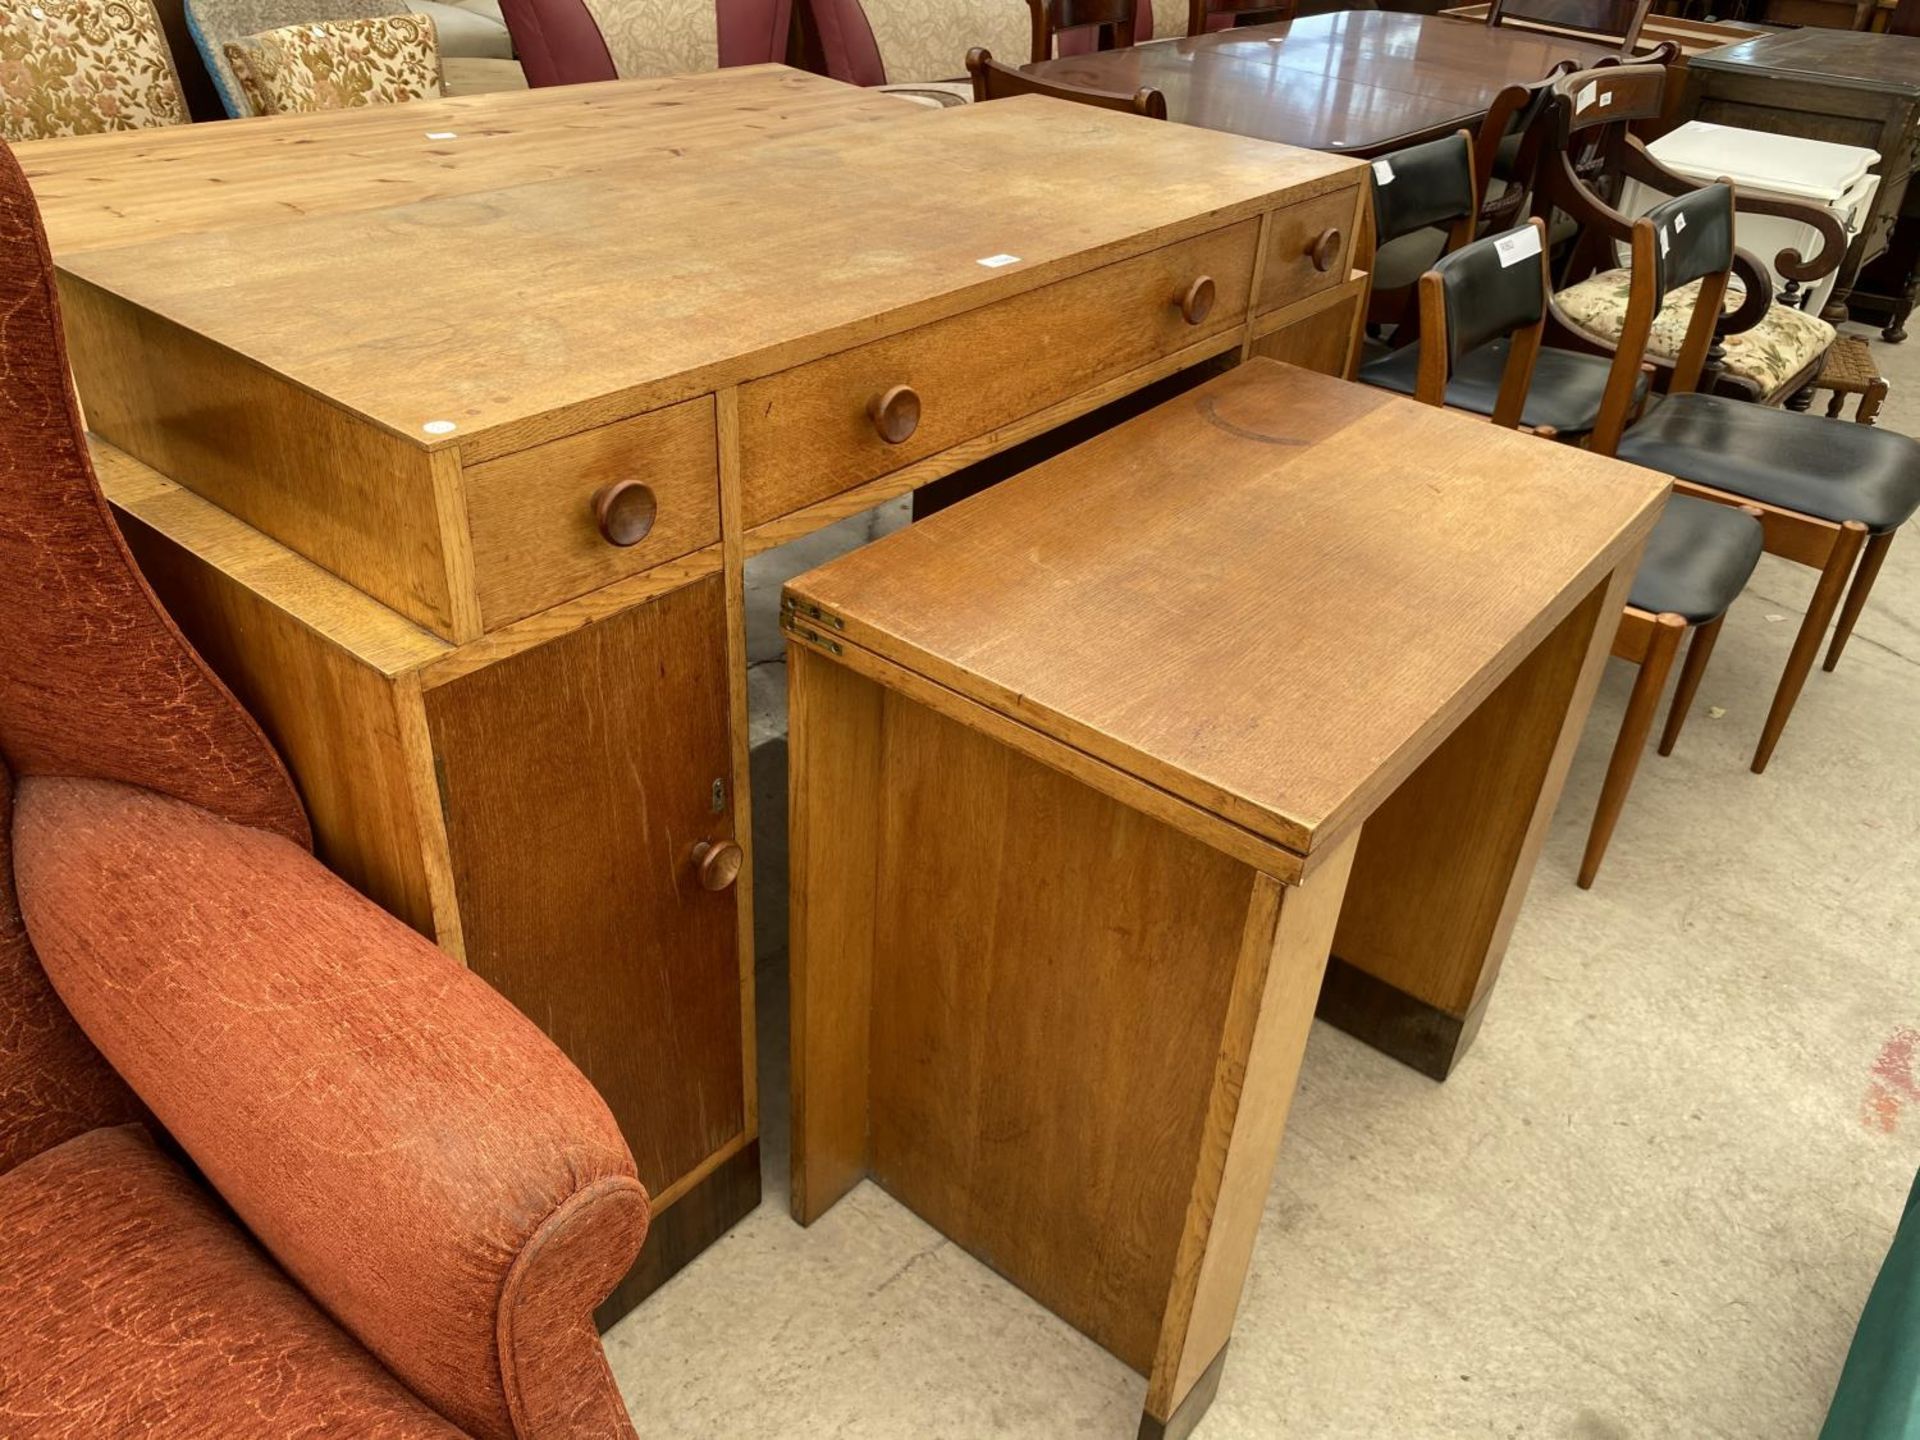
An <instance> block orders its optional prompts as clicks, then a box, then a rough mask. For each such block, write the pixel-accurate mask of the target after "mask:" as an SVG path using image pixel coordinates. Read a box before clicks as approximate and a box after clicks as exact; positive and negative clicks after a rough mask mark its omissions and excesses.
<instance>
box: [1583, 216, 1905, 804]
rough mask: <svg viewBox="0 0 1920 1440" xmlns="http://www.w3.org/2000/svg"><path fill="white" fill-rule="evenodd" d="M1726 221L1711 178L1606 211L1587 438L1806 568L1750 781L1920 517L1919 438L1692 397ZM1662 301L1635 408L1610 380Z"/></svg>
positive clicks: (1727, 255)
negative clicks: (1622, 245) (1674, 340)
mask: <svg viewBox="0 0 1920 1440" xmlns="http://www.w3.org/2000/svg"><path fill="white" fill-rule="evenodd" d="M1734 215H1735V202H1734V193H1733V187H1732V186H1731V185H1728V184H1725V183H1721V184H1716V185H1708V186H1703V187H1701V188H1699V189H1696V190H1693V191H1690V192H1689V193H1687V194H1684V195H1681V196H1678V197H1676V198H1674V199H1672V200H1668V201H1666V202H1665V203H1664V204H1661V205H1658V206H1656V207H1655V208H1654V209H1652V210H1651V211H1649V212H1648V213H1647V214H1646V215H1645V216H1642V217H1641V218H1639V219H1637V220H1634V221H1632V222H1627V221H1625V220H1624V219H1622V218H1621V217H1619V216H1615V217H1614V218H1615V219H1616V220H1619V221H1620V223H1621V224H1622V225H1623V226H1625V225H1629V224H1630V230H1629V235H1630V243H1631V246H1632V253H1633V269H1632V289H1631V294H1630V296H1629V302H1628V306H1627V313H1626V320H1625V324H1624V327H1623V330H1622V333H1621V338H1620V346H1619V350H1618V352H1617V362H1616V367H1615V371H1614V376H1613V380H1612V383H1611V384H1610V385H1609V390H1608V395H1607V400H1606V403H1605V404H1604V405H1603V406H1602V408H1601V416H1600V422H1599V424H1598V425H1596V426H1595V428H1594V432H1593V435H1592V437H1591V439H1590V442H1589V443H1590V444H1591V446H1592V448H1593V449H1594V450H1596V451H1598V452H1600V453H1601V454H1606V455H1616V456H1618V457H1619V458H1620V459H1622V460H1627V461H1631V462H1632V463H1633V464H1636V465H1643V466H1645V467H1646V468H1648V469H1650V470H1659V471H1662V472H1664V473H1666V474H1668V475H1671V476H1673V477H1674V482H1675V486H1676V488H1677V489H1679V490H1680V491H1681V492H1682V493H1683V494H1687V495H1693V496H1698V497H1700V498H1702V499H1706V500H1713V501H1718V502H1720V503H1722V504H1728V505H1751V506H1753V507H1755V508H1756V509H1757V510H1758V511H1759V512H1760V518H1761V522H1762V530H1763V533H1764V536H1765V540H1766V549H1767V551H1768V553H1770V554H1774V555H1779V556H1781V557H1783V558H1785V559H1788V560H1793V561H1796V562H1798V563H1799V564H1802V565H1806V566H1809V567H1810V568H1812V569H1814V570H1817V571H1818V572H1819V580H1818V581H1817V582H1816V584H1815V586H1814V591H1813V597H1812V599H1811V600H1810V601H1809V602H1808V605H1807V613H1806V618H1805V619H1804V620H1803V621H1802V622H1801V625H1800V629H1799V632H1798V634H1797V635H1796V636H1795V638H1794V643H1793V648H1792V650H1791V651H1790V652H1789V654H1788V657H1787V663H1786V667H1785V669H1784V671H1783V673H1782V674H1781V677H1780V684H1779V687H1778V688H1777V689H1776V690H1775V692H1774V697H1773V703H1772V705H1771V707H1770V708H1769V710H1768V712H1767V718H1766V721H1765V723H1764V725H1763V726H1762V728H1761V732H1760V741H1759V744H1758V746H1757V747H1756V749H1755V751H1754V756H1753V769H1754V771H1755V773H1756V774H1757V773H1759V772H1761V771H1763V770H1765V769H1766V767H1767V762H1768V760H1769V759H1771V758H1772V755H1773V752H1774V748H1775V747H1776V746H1777V745H1778V744H1779V741H1780V735H1781V732H1782V731H1783V730H1784V729H1785V728H1786V724H1787V720H1788V718H1789V717H1790V716H1791V715H1792V713H1793V707H1794V704H1795V702H1796V701H1797V700H1798V699H1799V697H1800V692H1801V689H1802V688H1803V687H1804V686H1805V684H1806V680H1807V676H1808V674H1809V673H1810V672H1811V671H1812V669H1813V662H1814V659H1815V657H1816V656H1817V655H1818V653H1819V650H1820V644H1821V641H1822V640H1823V639H1824V638H1825V636H1826V633H1827V628H1828V626H1829V625H1832V624H1833V623H1834V617H1835V612H1836V610H1838V611H1839V623H1838V625H1837V626H1836V627H1835V629H1834V635H1833V641H1832V646H1831V648H1830V650H1829V652H1828V657H1827V667H1826V668H1827V669H1829V670H1831V669H1832V668H1833V666H1834V664H1835V663H1837V662H1838V660H1839V658H1840V653H1841V651H1842V650H1843V649H1844V648H1845V646H1846V642H1847V638H1848V636H1849V635H1851V634H1852V632H1853V627H1854V624H1855V622H1856V621H1858V619H1859V617H1860V613H1861V611H1862V610H1863V609H1865V607H1866V603H1867V597H1868V595H1869V594H1870V593H1871V591H1872V589H1873V582H1874V579H1875V577H1876V576H1877V575H1878V573H1879V569H1880V565H1881V562H1882V561H1884V560H1885V558H1886V553H1887V550H1888V548H1889V547H1890V546H1891V545H1892V543H1893V536H1894V532H1895V531H1897V530H1898V529H1899V528H1900V526H1901V525H1903V524H1905V523H1906V521H1907V520H1908V519H1909V518H1910V517H1911V516H1912V515H1913V513H1914V511H1915V510H1916V509H1920V441H1915V440H1913V439H1910V438H1909V437H1907V436H1905V435H1898V434H1895V433H1893V432H1891V431H1888V430H1883V429H1879V428H1876V427H1872V426H1867V425H1856V424H1853V423H1851V422H1850V421H1846V420H1829V419H1827V418H1826V417H1824V416H1820V415H1806V414H1801V413H1798V412H1795V411H1791V410H1780V409H1776V408H1773V407H1769V406H1762V405H1751V404H1747V403H1745V402H1743V401H1739V400H1730V399H1728V398H1727V397H1725V396H1723V395H1708V394H1702V393H1700V392H1699V391H1698V390H1697V389H1696V386H1697V383H1698V381H1699V378H1700V374H1701V371H1702V369H1703V368H1704V365H1705V360H1706V353H1707V349H1708V347H1709V345H1710V344H1711V343H1712V339H1713V333H1714V326H1715V320H1716V318H1717V317H1718V315H1719V314H1720V307H1721V302H1722V299H1723V297H1724V296H1725V294H1726V291H1727V286H1728V282H1729V279H1730V277H1731V275H1732V272H1733V264H1734V256H1735V250H1734V243H1733V233H1734ZM1688 290H1691V291H1692V295H1691V297H1690V299H1687V300H1685V301H1683V300H1682V297H1683V296H1685V294H1686V292H1687V291H1688ZM1669 304H1671V305H1672V308H1673V309H1674V310H1675V311H1677V312H1679V313H1678V316H1677V319H1678V320H1679V323H1680V324H1681V325H1682V326H1683V327H1684V338H1683V341H1682V344H1681V347H1680V352H1679V355H1678V357H1677V359H1676V360H1675V363H1674V366H1673V371H1672V375H1671V379H1670V381H1669V384H1668V390H1667V393H1666V395H1664V396H1661V397H1657V398H1656V399H1655V400H1654V401H1653V402H1652V403H1651V404H1649V405H1648V406H1647V407H1646V408H1645V411H1644V413H1640V412H1639V407H1637V406H1636V405H1635V404H1634V403H1633V402H1632V400H1631V398H1630V396H1629V394H1628V393H1627V390H1626V387H1625V382H1624V379H1623V374H1622V372H1623V371H1624V369H1625V367H1626V364H1627V362H1628V359H1629V357H1634V356H1638V355H1641V354H1643V353H1645V350H1646V347H1647V344H1648V342H1649V337H1650V336H1651V335H1652V333H1653V328H1654V326H1655V324H1656V323H1657V321H1658V319H1659V317H1660V315H1661V312H1662V311H1663V310H1664V309H1666V308H1667V307H1668V306H1669ZM1636 414H1637V415H1638V418H1635V416H1636ZM1863 550H1864V552H1865V553H1864V555H1863V554H1862V551H1863ZM1856 562H1857V565H1858V568H1857V569H1856ZM1849 576H1852V586H1851V588H1849V587H1848V577H1849ZM1843 592H1844V593H1845V603H1844V606H1843V605H1842V602H1841V597H1842V594H1843Z"/></svg>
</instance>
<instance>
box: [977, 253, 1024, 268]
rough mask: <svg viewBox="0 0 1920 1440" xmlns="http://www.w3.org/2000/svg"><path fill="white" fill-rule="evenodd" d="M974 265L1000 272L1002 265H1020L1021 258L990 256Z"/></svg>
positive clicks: (1016, 256)
mask: <svg viewBox="0 0 1920 1440" xmlns="http://www.w3.org/2000/svg"><path fill="white" fill-rule="evenodd" d="M973 263H974V264H976V265H984V266H986V267H987V269H989V270H998V269H999V268H1000V267H1001V266H1002V265H1018V264H1019V263H1020V257H1019V256H1018V255H989V256H987V257H986V258H985V259H984V260H976V261H974V262H973Z"/></svg>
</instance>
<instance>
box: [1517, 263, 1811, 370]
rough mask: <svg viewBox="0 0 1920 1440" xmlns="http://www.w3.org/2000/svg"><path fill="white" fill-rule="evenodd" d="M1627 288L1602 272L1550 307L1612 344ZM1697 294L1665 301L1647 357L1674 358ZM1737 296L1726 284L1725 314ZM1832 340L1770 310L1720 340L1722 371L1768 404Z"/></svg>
mask: <svg viewBox="0 0 1920 1440" xmlns="http://www.w3.org/2000/svg"><path fill="white" fill-rule="evenodd" d="M1632 283H1633V276H1632V272H1631V271H1627V270H1603V271H1602V272H1601V273H1600V274H1598V275H1592V276H1589V277H1588V278H1587V279H1585V280H1582V281H1581V282H1580V283H1579V284H1578V285H1570V286H1568V287H1567V288H1566V289H1565V290H1562V291H1560V292H1559V293H1558V294H1556V295H1555V296H1554V297H1553V307H1554V309H1555V310H1557V311H1558V312H1559V313H1560V315H1561V317H1562V318H1563V319H1565V320H1566V321H1568V322H1569V323H1570V324H1572V325H1573V326H1575V327H1576V328H1578V329H1581V330H1584V331H1586V332H1587V333H1588V334H1589V335H1594V336H1597V337H1598V338H1600V339H1602V340H1607V341H1613V340H1618V339H1619V338H1620V331H1621V328H1622V327H1623V326H1624V325H1625V323H1626V318H1627V295H1628V293H1629V291H1630V290H1631V289H1632ZM1699 293H1700V282H1699V281H1697V280H1696V281H1694V282H1693V283H1692V284H1691V285H1682V286H1681V287H1680V288H1679V289H1678V290H1675V291H1674V292H1673V293H1672V294H1671V295H1669V296H1667V298H1666V303H1665V304H1663V305H1662V306H1661V307H1660V313H1659V314H1658V315H1656V316H1654V317H1653V332H1652V334H1650V335H1649V336H1648V337H1647V349H1648V351H1649V352H1650V353H1652V354H1654V355H1657V356H1659V357H1660V358H1661V359H1662V360H1672V359H1673V358H1674V357H1675V356H1677V355H1678V354H1679V353H1680V346H1681V343H1682V342H1683V341H1684V340H1685V339H1686V338H1687V323H1688V322H1689V321H1690V320H1691V319H1692V318H1693V303H1694V298H1695V297H1696V296H1697V295H1698V294H1699ZM1743 294H1744V292H1743V291H1742V289H1741V287H1740V282H1739V281H1738V280H1737V279H1736V280H1733V281H1730V282H1729V283H1728V286H1727V308H1728V309H1729V310H1731V309H1732V308H1733V307H1734V306H1736V305H1738V304H1739V303H1740V299H1741V296H1742V295H1743ZM1833 337H1834V328H1833V326H1831V325H1829V324H1828V323H1827V322H1826V321H1824V320H1822V319H1821V318H1820V317H1819V316H1817V315H1809V314H1807V312H1806V311H1804V310H1796V309H1794V308H1793V307H1792V306H1791V305H1779V304H1775V305H1771V306H1769V307H1768V309H1767V313H1766V314H1765V315H1764V316H1763V317H1762V318H1761V320H1760V323H1759V324H1758V325H1755V326H1754V327H1753V328H1752V329H1751V330H1743V331H1742V332H1741V333H1740V334H1738V335H1729V336H1727V337H1726V340H1725V345H1726V352H1727V358H1726V371H1727V373H1728V374H1729V375H1733V376H1736V377H1738V378H1739V379H1741V380H1744V381H1746V382H1747V383H1748V384H1750V385H1752V386H1753V388H1754V389H1755V390H1756V391H1757V392H1758V394H1759V396H1760V398H1762V399H1772V398H1774V396H1775V395H1776V394H1777V393H1778V392H1779V390H1780V389H1781V387H1782V386H1784V385H1785V384H1786V383H1787V382H1788V381H1789V380H1791V379H1792V378H1793V377H1794V376H1796V375H1798V374H1799V373H1800V372H1801V371H1803V370H1805V369H1807V367H1808V366H1810V365H1812V364H1813V363H1814V362H1815V361H1817V360H1818V359H1819V358H1820V357H1821V356H1822V355H1824V354H1825V353H1826V350H1827V347H1828V346H1829V345H1831V344H1833Z"/></svg>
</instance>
